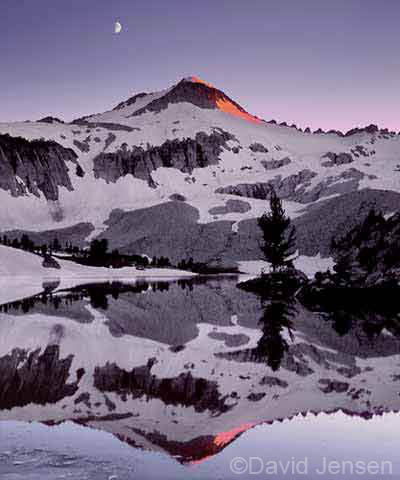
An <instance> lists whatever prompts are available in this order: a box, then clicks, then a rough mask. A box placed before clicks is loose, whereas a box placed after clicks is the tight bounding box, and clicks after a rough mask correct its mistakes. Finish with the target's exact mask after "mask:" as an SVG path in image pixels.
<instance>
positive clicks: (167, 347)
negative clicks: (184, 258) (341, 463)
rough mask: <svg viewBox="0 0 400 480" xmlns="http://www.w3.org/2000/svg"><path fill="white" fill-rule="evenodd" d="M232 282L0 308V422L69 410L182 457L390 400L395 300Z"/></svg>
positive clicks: (395, 366) (94, 293) (50, 420)
mask: <svg viewBox="0 0 400 480" xmlns="http://www.w3.org/2000/svg"><path fill="white" fill-rule="evenodd" d="M237 282H238V277H235V276H228V277H208V278H201V277H199V278H195V279H190V280H188V279H185V280H177V281H170V282H166V281H155V282H152V281H151V280H147V281H141V282H137V283H123V282H105V283H91V284H84V285H80V286H77V287H74V288H71V289H66V290H62V289H60V288H59V285H57V284H53V285H48V286H47V287H46V288H45V289H44V291H43V293H41V294H39V295H36V296H33V297H30V298H26V299H22V300H20V301H15V302H11V303H8V304H5V305H2V306H0V420H13V421H14V420H23V421H38V422H43V423H45V424H47V425H58V424H60V423H61V422H63V421H65V420H70V421H73V422H75V423H79V424H80V425H84V426H89V427H93V428H95V429H99V430H103V431H107V432H110V433H112V434H113V435H115V436H116V437H118V438H119V439H121V440H123V441H124V442H125V443H126V444H129V445H131V446H133V447H137V448H140V449H144V450H148V451H161V452H164V453H167V454H169V455H171V456H173V457H174V458H176V459H177V460H179V461H180V462H182V463H188V462H197V461H200V460H203V459H206V458H210V457H212V456H213V455H215V454H216V453H218V452H220V451H221V450H223V449H224V448H225V447H226V446H227V445H229V444H230V443H232V442H233V441H234V440H235V439H236V438H238V437H239V436H240V435H241V434H242V433H243V432H244V431H246V430H248V429H250V428H251V427H253V426H255V425H258V424H261V423H265V422H268V423H273V422H274V421H276V420H282V419H285V418H291V417H293V416H294V415H297V414H298V413H305V412H314V413H319V412H335V411H338V410H342V411H344V412H346V413H347V414H349V415H354V416H359V417H363V418H371V417H372V416H373V415H375V414H377V415H380V414H382V413H384V412H389V411H397V410H398V409H399V404H400V397H399V390H400V338H399V328H398V327H399V319H398V310H397V311H396V309H394V310H391V311H390V312H389V313H388V312H387V311H385V312H383V313H382V312H376V311H373V312H367V311H362V312H361V314H359V312H358V311H351V312H348V313H346V312H345V311H344V310H343V309H342V310H340V314H338V312H337V310H336V311H332V309H330V310H329V309H328V310H326V311H322V310H321V309H320V307H321V306H319V308H318V309H317V311H312V310H310V309H307V308H305V307H304V306H303V305H302V304H300V303H299V302H298V301H296V300H294V299H279V300H268V299H260V298H259V297H258V296H257V295H255V294H252V293H249V292H245V291H243V290H241V289H238V288H237V286H236V285H237ZM309 308H311V307H310V306H309ZM353 310H354V309H353Z"/></svg>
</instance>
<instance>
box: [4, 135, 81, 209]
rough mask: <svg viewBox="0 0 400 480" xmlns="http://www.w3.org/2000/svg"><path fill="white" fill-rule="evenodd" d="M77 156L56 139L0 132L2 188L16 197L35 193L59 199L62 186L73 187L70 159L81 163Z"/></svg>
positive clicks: (48, 198)
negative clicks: (69, 166)
mask: <svg viewBox="0 0 400 480" xmlns="http://www.w3.org/2000/svg"><path fill="white" fill-rule="evenodd" d="M77 158H78V157H77V155H76V154H75V152H74V151H73V150H71V149H70V148H65V147H63V146H62V145H60V144H58V143H57V142H54V141H44V140H32V141H29V140H25V139H24V138H20V137H11V136H10V135H0V188H2V189H3V190H7V191H9V192H10V193H11V195H13V196H14V197H18V196H22V195H25V194H27V193H32V194H34V195H36V196H40V194H43V195H44V196H45V198H46V199H47V200H58V188H59V187H65V188H67V189H68V190H69V191H72V190H73V187H72V184H71V180H70V177H69V173H68V172H69V168H68V166H67V162H72V163H73V164H75V165H76V166H78V162H77Z"/></svg>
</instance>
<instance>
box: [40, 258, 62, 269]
mask: <svg viewBox="0 0 400 480" xmlns="http://www.w3.org/2000/svg"><path fill="white" fill-rule="evenodd" d="M42 266H43V267H44V268H55V269H56V270H60V269H61V267H60V264H59V263H58V262H57V260H56V259H54V258H53V257H52V256H50V255H46V256H45V257H44V259H43V262H42Z"/></svg>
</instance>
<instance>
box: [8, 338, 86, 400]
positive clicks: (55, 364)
mask: <svg viewBox="0 0 400 480" xmlns="http://www.w3.org/2000/svg"><path fill="white" fill-rule="evenodd" d="M40 352H41V351H40V349H38V350H35V351H34V352H31V353H28V352H27V351H25V350H21V349H17V348H16V349H14V350H13V351H12V352H11V353H9V354H8V355H5V356H3V357H1V358H0V408H1V409H11V408H14V407H23V406H25V405H29V404H30V403H34V404H38V405H46V404H47V403H56V402H58V401H59V400H62V399H63V398H65V397H69V396H72V395H74V394H75V393H76V391H77V390H78V384H79V380H80V378H78V377H79V375H77V379H76V381H75V382H72V383H67V382H68V377H69V374H70V368H71V364H72V360H73V356H72V355H69V356H68V357H66V358H65V359H60V349H59V347H58V345H49V346H48V347H46V349H45V350H44V352H43V353H42V354H41V353H40Z"/></svg>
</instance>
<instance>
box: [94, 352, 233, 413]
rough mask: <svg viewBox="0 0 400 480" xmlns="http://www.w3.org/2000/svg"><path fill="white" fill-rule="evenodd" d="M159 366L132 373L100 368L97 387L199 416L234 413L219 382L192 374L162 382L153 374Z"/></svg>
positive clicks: (150, 363) (151, 362) (113, 367)
mask: <svg viewBox="0 0 400 480" xmlns="http://www.w3.org/2000/svg"><path fill="white" fill-rule="evenodd" d="M156 362H157V361H156V359H154V358H151V359H149V360H148V362H147V364H146V365H143V366H141V367H135V368H133V369H132V370H131V371H130V372H128V371H126V370H123V369H121V368H119V367H118V366H117V365H116V364H115V363H112V364H111V363H107V364H106V365H104V366H103V367H96V369H95V371H94V386H95V387H96V388H97V389H98V390H100V391H102V392H115V393H117V394H119V395H132V397H133V398H141V397H143V396H146V397H147V398H157V399H159V400H161V401H162V402H164V403H165V404H166V405H182V406H184V407H193V408H194V409H195V411H196V412H204V411H206V410H209V411H211V412H212V413H213V414H221V413H224V412H227V411H228V410H230V408H231V407H230V406H229V405H227V403H226V397H222V395H221V394H220V393H219V391H218V385H217V382H211V381H209V380H206V379H204V378H197V377H194V376H193V375H192V374H191V373H190V372H187V373H181V374H180V375H178V376H177V377H171V378H158V377H157V376H156V375H154V374H152V373H151V369H152V367H153V365H154V364H155V363H156Z"/></svg>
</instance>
